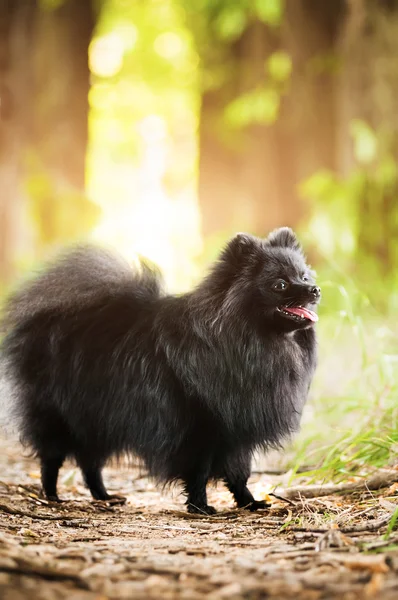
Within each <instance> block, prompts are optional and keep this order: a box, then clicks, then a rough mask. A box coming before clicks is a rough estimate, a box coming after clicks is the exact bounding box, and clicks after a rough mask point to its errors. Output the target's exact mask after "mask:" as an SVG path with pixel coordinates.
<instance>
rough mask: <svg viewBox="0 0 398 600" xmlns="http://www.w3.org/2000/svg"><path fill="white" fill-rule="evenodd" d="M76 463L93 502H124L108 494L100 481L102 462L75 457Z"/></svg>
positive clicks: (119, 497) (118, 497) (122, 499)
mask: <svg viewBox="0 0 398 600" xmlns="http://www.w3.org/2000/svg"><path fill="white" fill-rule="evenodd" d="M77 463H78V465H79V467H80V469H81V471H82V474H83V478H84V482H85V484H86V486H87V487H88V489H89V490H90V493H91V495H92V497H93V498H94V500H117V501H119V502H121V503H122V502H125V501H126V498H124V497H123V496H119V495H110V494H108V492H107V490H106V488H105V485H104V480H103V479H102V467H103V463H102V462H98V461H90V460H87V459H82V458H81V457H77Z"/></svg>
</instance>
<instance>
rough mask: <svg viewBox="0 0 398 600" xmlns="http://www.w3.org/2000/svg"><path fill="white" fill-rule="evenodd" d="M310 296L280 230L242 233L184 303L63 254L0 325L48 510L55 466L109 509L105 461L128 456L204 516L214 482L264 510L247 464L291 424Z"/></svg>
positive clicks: (301, 394) (108, 262)
mask: <svg viewBox="0 0 398 600" xmlns="http://www.w3.org/2000/svg"><path fill="white" fill-rule="evenodd" d="M319 299H320V289H319V287H317V286H316V285H315V282H314V275H313V273H312V272H311V270H310V268H309V267H308V266H307V264H306V262H305V258H304V255H303V252H302V249H301V247H300V245H299V243H298V241H297V238H296V236H295V234H294V233H293V231H292V230H291V229H289V228H281V229H278V230H276V231H274V232H272V233H271V234H270V235H269V237H268V238H266V239H259V238H256V237H253V236H251V235H246V234H237V235H236V236H235V237H234V238H233V239H232V240H231V241H230V242H229V243H228V244H227V246H226V247H225V249H224V250H223V252H222V253H221V255H220V257H219V260H218V262H217V263H216V264H215V266H214V267H213V268H212V270H211V271H210V273H209V274H208V276H207V277H206V278H205V279H204V280H203V281H202V283H200V284H199V285H198V287H197V288H196V289H194V290H193V291H191V292H189V293H187V294H183V295H179V296H171V295H166V294H165V293H163V292H162V287H161V284H160V280H159V275H158V274H157V273H156V272H154V271H153V270H152V269H151V268H149V267H148V266H147V265H145V264H142V265H141V268H140V269H135V270H132V269H131V268H130V266H129V265H128V264H127V263H126V264H125V263H124V262H123V260H122V259H120V258H118V257H116V256H113V255H112V254H111V253H109V252H107V251H105V250H102V249H99V248H95V247H90V246H89V247H76V248H73V249H71V250H69V251H68V252H66V253H65V254H64V255H62V256H61V257H60V258H59V259H58V260H56V261H55V262H54V263H52V264H50V265H49V266H48V267H47V269H46V270H44V271H43V272H42V273H41V274H39V275H38V276H37V277H36V279H33V280H31V281H30V282H28V283H26V284H25V285H24V286H23V287H22V288H21V289H20V290H19V291H17V292H16V293H15V294H14V295H13V296H11V297H10V298H9V300H8V302H7V304H6V309H5V314H4V319H3V327H4V329H5V337H4V340H3V343H2V352H3V361H4V364H5V366H6V370H7V374H8V378H9V380H10V381H11V386H12V405H13V409H14V413H15V416H16V417H17V419H18V421H17V423H18V428H19V431H20V434H21V439H22V440H23V441H24V443H26V444H27V445H28V446H29V447H30V448H31V449H32V450H33V451H34V453H35V455H36V456H37V457H38V458H39V459H40V463H41V479H42V486H43V490H44V493H45V495H46V497H47V498H48V500H52V501H59V498H58V495H57V478H58V472H59V469H60V467H61V465H62V464H63V462H64V460H65V459H66V458H72V459H75V460H76V463H77V465H78V466H79V467H80V469H81V471H82V473H83V477H84V481H85V483H86V485H87V487H88V488H89V490H90V492H91V494H92V496H93V497H94V498H95V499H99V500H107V499H109V498H111V496H109V495H108V493H107V491H106V489H105V487H104V483H103V480H102V474H101V471H102V468H103V466H104V464H105V463H106V461H107V460H108V459H110V458H111V457H120V456H123V455H133V456H135V457H139V458H140V459H141V460H142V461H143V463H144V464H145V466H146V468H147V469H148V472H149V474H150V475H151V476H153V477H154V478H155V479H156V480H158V481H160V482H164V483H167V482H173V481H179V482H182V483H183V485H184V491H185V494H186V496H187V501H186V503H187V505H188V511H189V512H197V513H204V514H212V513H214V512H215V510H214V508H213V507H212V506H209V505H208V503H207V496H206V485H207V483H208V481H209V480H220V479H221V480H223V481H224V482H225V483H226V485H227V487H228V489H229V490H230V492H231V493H232V494H233V496H234V499H235V501H236V503H237V506H238V507H245V508H248V509H250V510H256V509H259V508H266V507H267V504H266V503H265V502H264V501H257V500H255V499H254V498H253V496H252V494H251V493H250V491H249V489H248V488H247V480H248V478H249V476H250V472H251V458H252V455H253V452H254V451H255V450H257V449H267V448H271V447H273V448H276V447H280V446H281V445H282V443H283V442H284V441H285V440H287V439H288V438H289V437H290V436H291V434H292V433H293V432H295V431H296V430H297V429H298V426H299V422H300V417H301V413H302V409H303V406H304V403H305V401H306V399H307V395H308V390H309V387H310V383H311V380H312V377H313V374H314V370H315V366H316V334H315V329H314V324H315V323H316V321H317V319H318V317H317V315H316V313H315V312H314V311H315V309H316V306H317V304H318V302H319Z"/></svg>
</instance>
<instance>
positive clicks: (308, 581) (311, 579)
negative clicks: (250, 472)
mask: <svg viewBox="0 0 398 600" xmlns="http://www.w3.org/2000/svg"><path fill="white" fill-rule="evenodd" d="M0 450H1V458H0V468H1V471H0V598H1V599H2V600H22V599H25V598H29V599H32V600H35V599H40V600H53V599H54V600H55V599H56V600H63V599H68V600H94V599H95V600H105V599H106V598H109V599H117V598H128V599H130V598H143V599H144V598H145V599H150V598H154V599H163V598H164V599H167V598H173V599H174V598H176V599H179V598H181V599H182V598H184V599H190V600H195V599H201V598H207V599H208V600H216V599H218V598H220V599H221V598H232V599H236V600H237V599H240V598H250V599H252V598H253V599H260V598H272V599H280V600H282V599H289V598H295V600H299V599H300V600H301V599H302V600H320V599H329V598H339V600H343V599H344V600H356V599H358V600H359V599H361V600H362V599H364V598H372V597H379V598H383V600H390V599H393V598H394V599H396V598H397V597H398V533H397V534H396V533H394V528H393V527H392V525H393V522H394V519H395V517H392V515H394V511H395V510H396V493H397V491H396V488H397V487H398V486H397V484H396V483H394V481H398V471H396V476H395V474H394V471H389V472H388V473H387V472H386V477H387V479H388V478H389V482H390V485H388V486H387V485H385V487H383V488H382V489H381V490H379V491H377V490H372V489H370V488H371V487H378V484H377V485H376V486H375V485H373V486H372V485H367V483H366V482H363V481H360V482H359V489H358V490H357V491H355V492H350V493H348V492H345V493H344V492H341V493H338V494H335V495H323V494H324V493H325V486H320V488H319V490H318V491H317V490H315V491H313V493H312V495H314V497H312V498H305V492H304V495H303V493H301V494H300V493H298V491H297V490H296V491H294V490H293V491H292V490H291V489H290V490H289V488H288V489H283V488H284V486H285V484H286V481H287V479H286V476H284V475H275V474H274V475H271V474H267V473H257V474H255V475H254V476H253V477H252V481H251V488H252V490H253V491H254V493H255V495H256V496H257V498H260V497H264V495H265V493H266V491H267V490H268V491H269V490H270V489H271V487H272V486H275V485H276V484H278V483H279V484H280V485H279V487H278V489H277V490H276V492H275V493H276V494H278V495H279V494H280V495H282V496H284V497H285V498H287V497H289V498H291V500H290V501H289V502H287V501H285V500H278V499H276V498H272V508H271V509H270V510H269V511H261V512H257V513H250V512H246V511H242V510H236V509H234V508H233V502H232V498H231V496H230V494H229V493H228V492H227V491H226V490H225V489H224V487H223V486H222V485H221V484H220V485H219V486H217V487H216V488H213V489H210V501H211V503H212V504H213V505H214V506H216V507H217V508H218V510H219V512H218V514H217V515H215V516H212V517H201V516H196V515H189V514H188V513H186V512H185V507H184V505H183V502H184V499H183V497H182V495H181V493H180V491H179V490H178V489H174V490H168V491H166V492H162V490H160V489H157V488H156V487H154V485H153V484H152V483H151V482H150V481H149V480H148V479H146V478H145V477H142V476H141V475H140V473H139V472H138V471H134V469H133V470H132V469H127V468H126V467H122V468H108V469H106V470H105V480H106V482H107V483H108V488H109V490H110V492H114V493H115V492H123V493H124V494H125V495H126V496H127V504H125V505H124V506H120V505H113V506H112V505H109V504H106V503H101V502H94V501H92V500H91V498H90V496H89V494H88V492H87V490H86V489H85V488H84V487H83V485H82V483H81V477H80V474H79V473H76V471H75V470H74V468H73V466H69V468H68V466H66V467H65V468H64V469H63V471H62V474H61V478H60V490H59V491H60V495H61V496H62V497H63V498H64V499H65V500H67V502H64V503H62V504H59V505H58V504H52V503H47V502H46V501H45V500H44V499H43V498H42V497H41V494H40V484H39V469H38V464H37V462H36V461H35V460H33V459H31V458H28V457H26V455H24V453H23V450H22V448H21V446H20V445H19V444H17V443H16V442H13V441H10V440H4V439H3V440H1V444H0ZM379 475H380V473H379ZM383 478H384V474H383V473H382V474H381V481H382V482H383ZM354 483H355V482H354ZM348 485H351V486H352V485H353V482H351V483H349V484H348ZM308 489H310V488H308Z"/></svg>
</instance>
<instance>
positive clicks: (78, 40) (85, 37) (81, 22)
mask: <svg viewBox="0 0 398 600" xmlns="http://www.w3.org/2000/svg"><path fill="white" fill-rule="evenodd" d="M46 6H47V5H46V4H45V3H40V2H38V0H0V185H1V195H0V281H2V282H6V281H8V280H9V279H10V278H11V275H12V274H13V272H14V270H15V265H14V263H15V258H16V257H17V256H18V255H21V254H23V253H24V252H25V253H29V254H30V255H33V254H34V251H35V246H36V245H37V244H41V243H44V244H46V243H51V242H53V241H55V240H57V239H59V237H60V229H61V228H63V227H64V228H65V230H66V235H68V234H70V233H71V231H70V230H69V231H68V226H69V227H70V228H71V229H73V230H74V231H80V229H79V228H80V227H83V226H84V225H85V223H84V218H85V212H84V209H85V208H87V211H86V212H88V213H90V215H91V213H92V212H93V211H94V209H93V208H92V206H91V204H90V203H89V202H88V200H87V199H86V198H85V196H84V187H85V155H86V149H87V137H88V92H89V85H90V84H89V82H90V72H89V66H88V47H89V44H90V41H91V37H92V33H93V28H94V24H95V18H94V12H93V7H92V2H91V0H63V2H60V3H55V4H54V7H51V5H50V4H48V8H46ZM27 209H29V212H30V213H31V214H32V215H33V217H34V228H35V229H36V237H37V239H34V240H32V239H31V238H32V230H33V229H34V228H32V227H31V226H30V227H29V230H30V231H29V230H28V228H27V227H26V226H25V227H24V214H26V211H27ZM82 209H83V210H82ZM90 211H91V212H90ZM80 216H81V217H80ZM79 217H80V218H81V219H82V221H83V223H79Z"/></svg>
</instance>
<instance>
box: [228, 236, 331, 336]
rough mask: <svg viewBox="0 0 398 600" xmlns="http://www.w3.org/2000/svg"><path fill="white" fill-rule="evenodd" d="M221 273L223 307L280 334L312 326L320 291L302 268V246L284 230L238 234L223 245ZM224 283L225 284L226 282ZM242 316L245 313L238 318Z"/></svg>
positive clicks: (307, 271) (306, 267)
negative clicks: (257, 234)
mask: <svg viewBox="0 0 398 600" xmlns="http://www.w3.org/2000/svg"><path fill="white" fill-rule="evenodd" d="M217 270H218V272H219V274H220V273H221V274H222V273H223V274H224V277H223V279H224V284H227V282H228V281H229V286H228V289H225V288H226V286H225V287H224V289H225V291H226V293H225V300H224V308H225V309H226V310H228V311H232V310H234V314H236V315H238V314H239V313H242V311H244V316H245V317H246V318H253V319H255V320H256V321H257V322H259V321H261V320H263V319H265V320H266V321H267V323H268V326H271V327H272V328H273V329H274V330H277V331H281V332H289V331H293V330H296V329H303V328H306V327H311V326H313V325H314V323H316V321H317V320H318V316H317V314H316V312H315V310H316V307H317V305H318V303H319V300H320V297H321V290H320V288H319V287H318V286H317V285H316V284H315V274H314V272H313V271H312V270H311V268H310V267H309V266H308V265H307V264H306V261H305V257H304V254H303V251H302V249H301V246H300V244H299V242H298V240H297V237H296V235H295V234H294V232H293V231H292V230H291V229H289V228H288V227H282V228H280V229H277V230H275V231H273V232H272V233H271V234H270V235H269V236H268V237H267V238H265V239H260V238H256V237H254V236H251V235H248V234H242V233H240V234H237V235H236V236H235V237H234V238H233V239H232V240H231V241H230V242H229V244H228V245H227V247H226V249H225V250H224V252H223V254H222V255H221V258H220V262H219V265H218V269H217ZM227 285H228V284H227ZM231 314H232V313H231ZM242 316H243V315H242Z"/></svg>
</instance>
